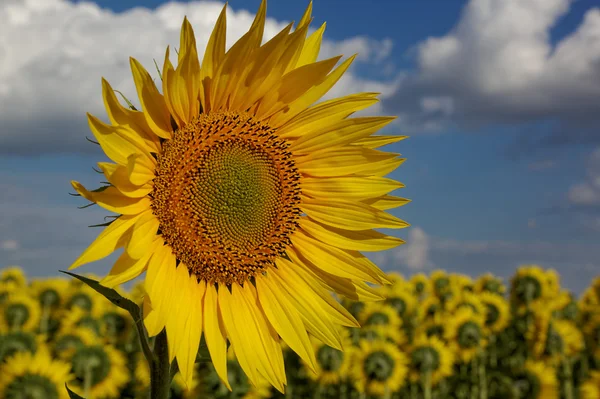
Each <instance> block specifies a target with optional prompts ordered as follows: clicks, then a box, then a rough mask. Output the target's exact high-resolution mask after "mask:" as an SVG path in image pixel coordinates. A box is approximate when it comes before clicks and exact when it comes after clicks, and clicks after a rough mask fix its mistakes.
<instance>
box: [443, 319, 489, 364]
mask: <svg viewBox="0 0 600 399" xmlns="http://www.w3.org/2000/svg"><path fill="white" fill-rule="evenodd" d="M484 321H485V316H484V315H479V314H476V313H475V312H473V310H472V309H471V308H467V307H463V308H460V309H458V310H457V311H456V312H455V313H454V314H448V315H447V316H446V317H445V323H444V324H445V328H444V338H445V340H446V342H448V344H449V346H450V348H451V349H452V350H453V351H454V353H455V355H456V357H457V359H460V360H461V361H463V362H465V363H466V362H469V361H470V360H471V359H472V358H473V357H474V356H475V355H476V354H477V352H479V351H480V350H481V349H483V348H484V347H485V345H486V339H485V335H484Z"/></svg>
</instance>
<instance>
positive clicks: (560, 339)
mask: <svg viewBox="0 0 600 399" xmlns="http://www.w3.org/2000/svg"><path fill="white" fill-rule="evenodd" d="M527 338H528V340H529V342H530V345H531V346H532V349H533V353H534V355H535V356H536V357H537V358H539V359H543V360H547V361H550V362H552V363H556V362H558V361H559V360H560V359H561V357H562V355H565V356H573V355H574V354H576V353H578V352H580V351H581V350H582V349H583V334H582V333H581V331H580V330H579V329H578V328H577V327H576V326H575V324H574V323H573V322H571V321H568V320H560V319H555V318H553V317H552V310H551V309H548V308H543V309H542V305H541V304H540V305H539V306H538V307H536V310H535V316H534V323H532V325H531V326H530V328H529V330H528V334H527Z"/></svg>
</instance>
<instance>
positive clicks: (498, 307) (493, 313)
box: [479, 291, 510, 334]
mask: <svg viewBox="0 0 600 399" xmlns="http://www.w3.org/2000/svg"><path fill="white" fill-rule="evenodd" d="M479 299H480V300H481V302H482V303H483V305H484V306H485V328H484V330H485V332H486V334H498V333H499V332H501V331H502V330H504V329H505V328H506V326H508V323H509V322H510V308H509V305H508V303H507V302H506V301H505V300H504V298H503V297H501V296H500V295H498V294H494V293H492V292H489V291H484V292H482V293H481V294H479Z"/></svg>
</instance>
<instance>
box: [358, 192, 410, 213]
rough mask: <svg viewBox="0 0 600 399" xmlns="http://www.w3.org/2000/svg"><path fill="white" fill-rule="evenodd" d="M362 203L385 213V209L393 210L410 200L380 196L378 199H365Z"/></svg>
mask: <svg viewBox="0 0 600 399" xmlns="http://www.w3.org/2000/svg"><path fill="white" fill-rule="evenodd" d="M362 202H363V203H365V204H368V205H370V206H372V207H373V208H377V209H381V210H382V211H385V210H386V209H393V208H398V207H399V206H403V205H406V204H408V203H409V202H410V200H409V199H407V198H401V197H394V196H392V195H382V196H381V197H378V198H369V199H365V200H363V201H362Z"/></svg>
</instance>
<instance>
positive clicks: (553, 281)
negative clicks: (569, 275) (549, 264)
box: [545, 269, 560, 298]
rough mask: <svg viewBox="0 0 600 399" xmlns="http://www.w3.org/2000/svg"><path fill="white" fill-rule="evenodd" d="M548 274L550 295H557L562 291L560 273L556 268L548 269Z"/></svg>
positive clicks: (547, 280)
mask: <svg viewBox="0 0 600 399" xmlns="http://www.w3.org/2000/svg"><path fill="white" fill-rule="evenodd" d="M545 274H546V287H547V289H548V293H547V295H548V297H551V298H552V297H555V296H556V295H558V293H559V291H560V275H559V274H558V272H557V271H556V270H554V269H547V270H546V271H545Z"/></svg>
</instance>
